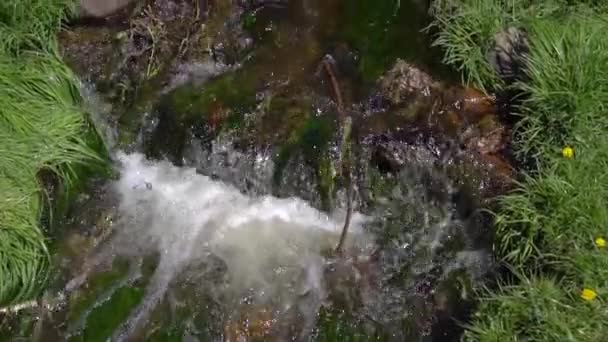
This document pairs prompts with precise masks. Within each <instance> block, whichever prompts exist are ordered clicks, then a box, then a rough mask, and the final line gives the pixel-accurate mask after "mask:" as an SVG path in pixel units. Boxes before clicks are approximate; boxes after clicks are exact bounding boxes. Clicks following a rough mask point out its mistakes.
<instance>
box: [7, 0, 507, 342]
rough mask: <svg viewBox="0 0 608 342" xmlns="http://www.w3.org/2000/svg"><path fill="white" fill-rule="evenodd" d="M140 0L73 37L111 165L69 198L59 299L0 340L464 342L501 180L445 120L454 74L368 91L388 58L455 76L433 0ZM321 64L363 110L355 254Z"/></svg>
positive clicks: (53, 297)
mask: <svg viewBox="0 0 608 342" xmlns="http://www.w3.org/2000/svg"><path fill="white" fill-rule="evenodd" d="M145 3H146V5H147V7H146V6H142V7H135V8H134V9H133V8H130V9H129V11H131V10H132V11H133V13H134V14H128V13H131V12H128V13H127V12H125V13H122V14H118V15H117V16H116V18H110V19H108V21H102V22H101V23H100V22H97V21H95V22H94V23H87V22H86V20H85V21H84V25H85V26H84V27H78V26H77V27H75V28H73V30H74V31H68V32H66V33H64V35H65V36H64V37H63V38H62V42H63V44H64V45H65V49H64V50H65V51H64V54H65V55H66V59H67V60H68V61H70V62H71V63H72V67H73V68H74V69H75V70H76V71H77V73H78V74H79V76H81V77H82V78H83V80H84V81H85V82H84V83H85V84H86V86H85V87H83V96H84V97H85V99H86V100H87V101H86V103H87V109H88V110H89V111H90V112H91V114H92V117H93V121H94V122H95V125H96V126H97V128H98V131H99V132H100V133H101V134H102V135H103V136H104V140H105V142H106V144H107V145H108V146H109V147H110V150H111V152H112V159H113V162H114V163H113V167H114V169H115V170H116V177H114V178H113V179H106V178H104V179H100V180H96V181H95V182H92V184H91V186H90V187H89V191H87V192H86V193H85V194H83V195H82V196H80V198H79V199H78V200H77V201H75V202H74V203H73V208H72V212H71V215H70V218H69V219H68V220H66V222H65V226H66V228H65V229H63V230H62V231H61V233H60V234H58V236H56V237H55V240H56V243H55V248H54V249H55V251H56V252H55V253H54V267H55V272H54V273H53V274H54V277H53V279H52V281H51V282H50V286H49V288H48V290H47V291H46V292H45V294H44V296H43V298H42V299H41V302H40V303H39V304H40V305H38V307H37V308H35V309H32V310H29V311H27V310H25V311H24V312H21V313H20V314H19V315H16V316H15V317H13V318H12V319H11V325H10V326H11V327H12V331H10V333H9V334H8V335H6V334H5V333H0V340H1V339H2V337H4V336H10V338H8V339H9V340H19V339H20V338H24V339H26V340H29V339H32V340H38V341H62V340H69V341H105V340H113V341H114V340H116V341H225V342H229V341H239V342H240V341H367V340H377V341H454V340H457V339H458V334H459V331H460V328H459V326H458V324H459V320H463V319H466V318H467V315H468V312H469V310H470V307H471V306H470V305H471V303H472V301H471V297H470V291H471V289H472V287H473V284H474V283H477V282H479V281H480V280H481V279H482V278H483V277H484V276H485V274H486V273H487V271H488V269H489V267H490V264H491V260H490V259H491V258H490V254H489V249H488V247H489V245H488V243H487V242H488V241H489V236H490V234H489V233H488V228H489V225H488V224H487V217H486V216H485V215H484V214H482V213H481V211H480V210H479V209H480V208H481V207H483V204H482V202H483V197H484V196H486V195H485V192H486V191H490V192H491V191H492V190H487V189H493V188H492V187H491V185H492V184H494V183H493V178H492V177H493V173H487V172H485V171H484V172H485V173H484V172H481V173H480V172H477V171H476V170H477V169H478V166H479V165H478V164H479V163H480V161H479V160H481V159H475V158H477V157H475V158H472V157H471V155H472V154H471V152H470V151H467V150H466V149H464V148H463V147H462V146H463V145H466V144H464V143H462V142H461V141H459V140H458V139H459V137H458V135H456V136H454V134H452V133H446V132H448V131H449V129H444V126H445V127H449V128H452V126H454V125H455V126H457V128H458V129H460V128H461V127H459V126H458V125H461V122H460V121H457V122H456V123H454V122H453V120H452V119H451V118H453V117H454V115H455V114H454V113H453V112H451V109H445V108H448V107H449V106H448V105H449V103H450V101H451V100H452V97H453V95H451V94H452V93H450V89H452V88H450V87H451V85H449V82H448V83H447V84H448V85H441V86H436V84H438V83H440V82H434V83H432V84H431V82H430V81H429V82H428V83H429V84H428V85H425V87H420V88H417V89H414V92H415V94H407V95H408V96H407V97H408V99H407V101H404V102H405V104H404V103H399V104H396V105H395V104H393V105H387V102H390V99H389V98H390V96H389V95H387V93H386V92H387V91H386V90H382V89H383V88H382V87H380V86H378V85H377V84H378V82H377V79H378V78H379V77H380V76H381V75H382V74H383V73H386V72H387V70H388V69H390V67H391V66H392V65H393V64H394V63H395V60H396V58H404V59H406V60H407V61H408V62H415V63H417V65H419V66H420V68H422V69H424V70H432V71H433V73H432V75H433V76H434V77H440V76H441V77H443V78H446V77H447V78H449V75H450V74H449V72H446V69H445V68H444V67H443V66H441V65H440V63H438V60H437V58H436V53H437V51H435V50H433V49H431V48H430V47H429V46H430V38H429V37H428V36H426V35H425V34H423V33H422V32H421V30H422V29H423V28H424V27H425V26H426V25H428V17H427V16H426V10H427V3H426V2H425V1H385V2H382V3H378V2H373V1H365V0H352V1H350V0H349V1H325V0H297V1H296V0H293V1H282V0H276V1H267V0H266V1H264V0H259V1H226V2H218V1H177V0H175V1H174V0H149V1H147V2H145ZM125 11H126V10H125ZM125 23H126V24H125ZM89 24H90V25H89ZM77 25H82V23H77ZM142 28H143V29H142ZM159 37H160V38H159ZM117 44H118V45H117ZM199 45H200V46H199ZM117 46H119V47H120V48H116V47H117ZM201 46H202V47H201ZM209 51H212V52H211V53H209ZM158 56H162V57H161V58H159V57H158ZM201 56H204V57H201ZM328 56H329V57H328ZM165 59H166V61H165ZM101 61H108V62H107V65H106V64H102V62H101ZM323 61H331V63H333V64H332V65H333V66H334V68H335V69H334V73H335V75H333V76H332V77H334V78H336V79H337V82H336V83H338V87H339V89H338V90H339V91H341V95H343V99H344V102H345V103H344V107H346V109H345V111H346V112H348V113H349V114H348V115H349V116H352V118H353V122H354V123H353V137H352V139H351V140H352V146H353V147H352V148H353V153H354V156H353V160H352V161H351V162H352V164H353V165H352V168H351V172H352V175H353V177H352V178H353V181H352V182H353V184H352V185H351V186H352V191H353V196H354V197H353V205H354V206H355V212H354V213H353V217H352V221H351V224H350V229H349V234H348V236H347V240H346V241H347V244H346V247H345V249H344V251H343V252H342V253H336V252H335V251H334V249H335V247H336V244H337V242H338V239H339V236H340V233H341V229H342V226H343V224H344V220H345V216H346V209H345V208H346V204H347V201H348V199H347V193H348V192H347V188H348V183H347V182H346V181H345V177H344V174H343V172H344V171H343V170H342V169H341V166H342V164H341V163H342V162H343V153H342V151H343V150H344V146H343V144H344V143H343V137H342V136H340V134H339V133H338V132H340V130H341V125H342V123H341V121H340V120H339V119H338V117H339V115H337V114H336V112H339V111H340V108H339V107H340V106H341V105H337V104H336V103H337V102H339V101H338V100H337V96H336V94H335V93H336V89H335V88H336V86H335V84H334V86H333V87H334V89H333V92H332V86H331V84H332V82H333V81H335V80H331V81H330V80H329V79H330V77H329V76H330V75H325V74H323V70H324V69H323V66H324V64H322V63H323ZM163 62H166V65H165V66H164V67H163ZM327 68H330V69H331V67H327ZM412 70H413V69H412ZM415 70H418V69H415ZM417 73H418V71H416V72H414V74H416V75H417ZM389 76H390V75H389ZM425 77H426V76H425ZM425 77H421V79H422V80H425V79H427V78H428V79H429V80H430V79H431V76H428V77H426V78H425ZM387 78H388V79H390V77H387ZM397 79H398V77H397ZM397 81H399V80H397ZM414 83H416V82H414ZM410 84H413V83H411V82H410ZM400 87H401V88H400ZM389 88H390V87H389ZM328 89H329V90H328ZM390 89H393V88H390ZM395 89H401V91H404V90H403V84H399V83H397V87H396V88H395ZM446 89H447V90H446ZM405 91H408V89H407V87H406V88H405ZM446 94H447V95H446ZM398 95H399V96H398V97H400V96H401V94H398ZM404 97H405V95H404ZM379 99H380V100H379ZM444 107H445V108H444ZM438 108H440V109H438ZM459 108H460V107H459ZM452 114H454V115H452ZM450 115H452V116H450ZM437 117H439V118H440V119H437ZM488 117H490V120H485V121H483V119H482V120H481V121H482V122H484V124H485V125H486V126H489V127H490V129H491V131H492V132H494V131H496V130H495V127H494V126H493V125H494V121H493V120H494V114H493V113H491V115H489V116H488ZM433 120H439V121H438V122H436V121H433ZM449 120H452V121H449ZM465 121H466V120H465ZM487 121H489V124H488V122H487ZM446 122H448V124H446ZM479 126H482V125H481V124H480V125H479ZM438 127H439V128H438ZM471 127H473V126H472V125H471V126H470V127H469V126H467V127H465V128H469V129H471ZM473 128H474V129H478V127H477V126H475V127H473ZM490 129H488V130H490ZM480 130H481V128H480ZM450 134H452V135H450ZM484 138H485V137H484ZM478 141H482V140H481V139H479V140H474V142H476V143H478ZM482 142H483V141H482ZM478 145H479V143H478ZM454 146H456V147H454ZM459 146H461V147H459ZM467 146H468V145H467ZM471 160H472V161H471ZM482 162H485V160H482ZM0 318H1V317H0Z"/></svg>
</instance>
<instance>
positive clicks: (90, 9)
mask: <svg viewBox="0 0 608 342" xmlns="http://www.w3.org/2000/svg"><path fill="white" fill-rule="evenodd" d="M133 1H134V0H80V7H81V8H82V10H83V11H84V14H85V15H89V16H93V17H97V18H103V17H106V16H108V15H110V14H112V13H114V12H116V11H118V10H120V9H122V8H123V7H125V6H127V5H128V4H129V3H131V2H133Z"/></svg>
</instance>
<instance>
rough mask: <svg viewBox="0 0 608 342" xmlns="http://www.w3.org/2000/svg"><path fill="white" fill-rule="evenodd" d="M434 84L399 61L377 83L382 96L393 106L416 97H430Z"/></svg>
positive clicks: (413, 68) (430, 79)
mask: <svg viewBox="0 0 608 342" xmlns="http://www.w3.org/2000/svg"><path fill="white" fill-rule="evenodd" d="M434 84H435V81H434V80H433V78H432V77H431V76H429V75H428V74H427V73H425V72H424V71H422V70H420V69H418V68H417V67H416V66H414V65H412V64H410V63H408V62H406V61H404V60H401V59H398V60H397V62H396V63H395V65H394V66H393V68H392V69H391V70H389V71H388V72H387V73H386V74H385V75H384V76H382V77H381V78H380V80H379V82H378V85H379V88H380V92H381V93H382V96H383V97H384V98H385V99H386V100H387V101H388V102H389V103H390V104H391V105H395V106H398V105H402V104H404V103H405V102H406V101H408V100H410V99H412V98H414V97H416V95H423V96H430V95H431V89H432V88H433V86H434Z"/></svg>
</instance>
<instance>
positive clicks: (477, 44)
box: [433, 0, 608, 342]
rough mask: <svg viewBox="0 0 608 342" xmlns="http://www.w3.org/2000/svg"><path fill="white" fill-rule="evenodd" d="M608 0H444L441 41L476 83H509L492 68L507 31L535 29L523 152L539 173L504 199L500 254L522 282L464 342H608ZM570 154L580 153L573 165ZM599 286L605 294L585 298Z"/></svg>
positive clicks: (496, 296)
mask: <svg viewBox="0 0 608 342" xmlns="http://www.w3.org/2000/svg"><path fill="white" fill-rule="evenodd" d="M607 5H608V2H607V1H578V2H575V1H566V0H560V1H558V0H553V1H543V2H542V3H540V4H539V3H538V2H534V1H523V0H513V1H492V0H458V1H449V2H445V1H437V2H435V5H434V9H433V11H434V14H435V15H436V21H435V25H436V26H437V27H438V28H439V30H440V33H439V36H438V38H437V40H436V44H437V45H439V46H441V47H443V48H444V50H445V61H446V62H447V63H451V64H456V65H458V66H459V67H460V70H461V71H462V72H463V74H464V78H465V80H467V81H469V82H472V83H474V84H476V85H478V86H482V87H484V88H492V89H497V88H501V87H502V86H504V84H503V83H501V82H502V81H501V80H499V79H498V76H497V75H495V74H494V72H493V71H492V69H491V67H490V65H489V64H488V62H487V61H486V60H485V54H486V52H487V51H488V49H489V48H491V46H492V44H493V37H494V35H495V34H496V33H497V32H499V31H500V30H502V29H503V28H504V27H506V26H508V25H517V26H520V27H523V28H525V30H526V31H527V32H528V33H529V41H530V51H529V54H528V57H527V70H526V73H527V75H526V76H527V77H526V81H525V83H517V84H515V85H513V87H514V88H515V90H517V91H518V92H520V93H523V94H524V97H523V98H524V100H523V103H522V104H521V105H520V106H519V107H518V109H517V113H515V114H516V115H518V116H519V117H520V120H519V122H518V123H517V124H516V127H515V131H516V134H515V135H514V137H515V138H516V140H515V147H516V150H517V151H516V152H517V153H518V154H519V156H521V157H525V158H532V159H533V160H535V161H536V163H535V165H538V167H537V169H535V170H533V174H523V175H522V177H521V183H520V184H519V187H518V189H517V190H515V191H514V192H512V193H509V194H507V195H506V196H504V197H502V198H501V199H500V211H499V212H498V213H496V220H495V227H496V234H495V235H496V240H495V243H494V247H495V252H496V255H497V257H498V258H499V259H500V260H501V261H503V262H504V263H505V264H506V265H509V268H511V269H513V272H512V273H513V274H515V275H516V276H515V277H514V279H510V280H509V281H505V282H503V283H501V284H499V286H497V287H495V288H492V289H485V290H484V291H482V299H481V303H480V306H479V309H478V312H477V314H476V315H475V317H474V318H473V321H472V322H471V323H470V325H469V326H468V330H467V332H466V334H465V337H464V340H465V341H492V342H495V341H585V342H587V341H598V342H599V341H605V338H606V336H608V310H606V309H605V305H606V300H607V299H608V250H605V248H602V247H600V246H596V245H595V243H594V241H595V240H596V239H597V238H598V237H606V236H608V207H607V206H606V203H608V173H607V172H606V170H607V169H608V135H606V130H607V129H608V115H607V114H608V113H607V112H606V111H607V106H608V40H606V39H605V32H607V30H606V29H607V28H608V14H606V13H608V11H606V9H607ZM565 146H572V147H573V149H574V157H573V158H564V157H563V156H562V154H561V150H562V148H563V147H565ZM585 288H586V289H590V290H592V291H593V293H595V294H597V298H594V299H590V300H588V299H585V298H582V297H581V291H582V290H583V289H585Z"/></svg>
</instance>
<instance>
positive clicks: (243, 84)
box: [167, 71, 256, 120]
mask: <svg viewBox="0 0 608 342" xmlns="http://www.w3.org/2000/svg"><path fill="white" fill-rule="evenodd" d="M169 101H170V102H169V103H168V104H167V108H168V109H169V110H171V111H172V112H174V113H176V114H177V115H179V116H180V118H181V119H194V120H196V118H197V117H198V118H200V117H205V116H206V115H209V113H210V111H211V110H212V109H213V108H212V107H213V106H214V105H217V106H221V107H223V108H225V109H230V110H232V111H234V112H240V113H242V111H243V110H248V109H250V108H251V107H252V106H253V105H255V103H256V98H255V80H254V79H253V78H252V75H251V72H248V71H241V72H235V73H228V74H226V75H222V76H220V77H218V78H216V79H215V80H213V81H211V82H209V83H207V84H205V86H204V87H193V86H191V85H186V86H183V87H180V88H178V89H176V90H175V91H174V92H173V93H172V94H171V96H170V100H169Z"/></svg>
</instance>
